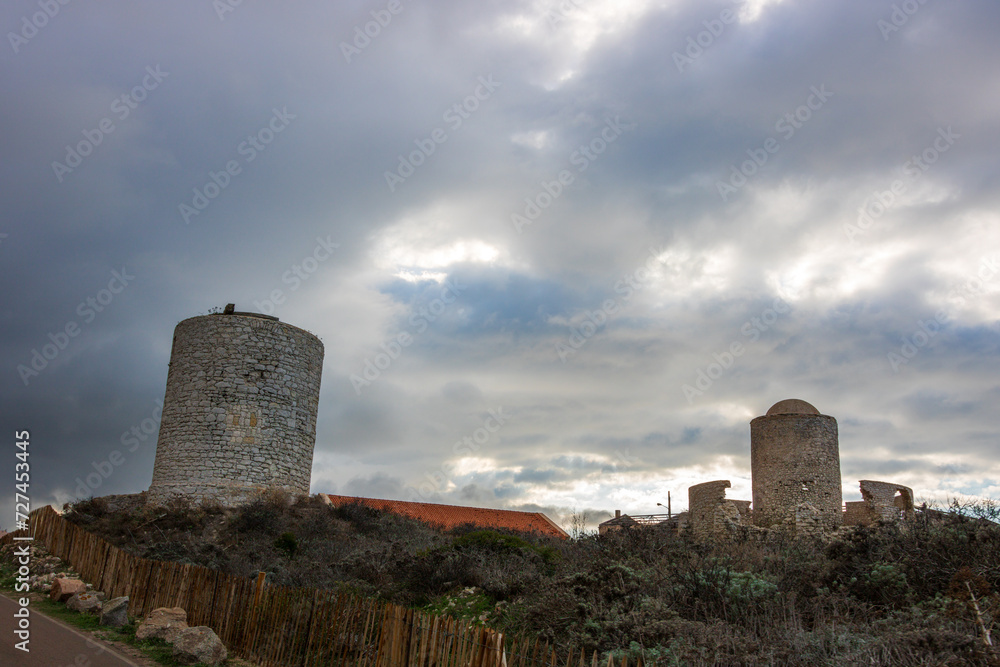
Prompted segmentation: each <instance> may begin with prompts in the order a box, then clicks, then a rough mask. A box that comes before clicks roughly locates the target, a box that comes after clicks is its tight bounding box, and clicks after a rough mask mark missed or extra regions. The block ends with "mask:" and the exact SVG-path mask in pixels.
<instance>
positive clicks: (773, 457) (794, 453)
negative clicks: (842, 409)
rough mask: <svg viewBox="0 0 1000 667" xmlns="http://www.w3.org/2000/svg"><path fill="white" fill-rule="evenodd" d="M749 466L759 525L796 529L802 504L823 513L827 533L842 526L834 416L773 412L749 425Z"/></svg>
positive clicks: (821, 515)
mask: <svg viewBox="0 0 1000 667" xmlns="http://www.w3.org/2000/svg"><path fill="white" fill-rule="evenodd" d="M779 405H780V404H779ZM806 405H807V404H806ZM776 407H777V406H776ZM810 407H811V406H810ZM773 409H774V408H772V410H773ZM750 467H751V470H752V476H753V522H754V525H756V526H761V527H764V528H771V527H775V528H776V527H781V526H792V525H795V524H796V523H797V521H796V515H797V508H799V506H800V505H802V504H803V503H805V504H808V505H809V506H810V507H811V508H814V509H815V510H816V511H817V512H818V513H819V519H818V522H819V523H820V524H822V525H823V526H824V527H825V529H826V530H835V529H836V528H838V527H839V526H840V525H841V520H842V517H841V514H842V512H841V505H842V503H843V493H842V491H841V486H840V446H839V443H838V434H837V420H836V419H834V418H833V417H830V416H827V415H821V414H771V411H769V414H768V415H766V416H763V417H757V418H756V419H754V420H753V421H751V422H750ZM799 514H800V515H801V514H802V513H801V512H799ZM801 518H803V519H804V518H805V517H804V516H802V517H801ZM809 523H810V524H811V523H815V522H814V521H813V520H812V519H810V520H809Z"/></svg>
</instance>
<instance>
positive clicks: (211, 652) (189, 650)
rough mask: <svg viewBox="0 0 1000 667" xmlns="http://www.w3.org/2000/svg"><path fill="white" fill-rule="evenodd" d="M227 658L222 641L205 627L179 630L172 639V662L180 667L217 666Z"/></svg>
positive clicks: (210, 629)
mask: <svg viewBox="0 0 1000 667" xmlns="http://www.w3.org/2000/svg"><path fill="white" fill-rule="evenodd" d="M227 657H229V654H228V652H227V651H226V647H225V645H223V643H222V640H221V639H219V636H218V635H217V634H215V631H214V630H212V628H210V627H208V626H207V625H199V626H197V627H194V628H187V629H185V630H181V631H180V633H178V635H177V638H176V639H174V660H176V661H177V662H179V663H181V664H182V665H196V664H198V663H199V662H203V663H205V664H206V665H218V664H220V663H222V662H223V661H224V660H225V659H226V658H227Z"/></svg>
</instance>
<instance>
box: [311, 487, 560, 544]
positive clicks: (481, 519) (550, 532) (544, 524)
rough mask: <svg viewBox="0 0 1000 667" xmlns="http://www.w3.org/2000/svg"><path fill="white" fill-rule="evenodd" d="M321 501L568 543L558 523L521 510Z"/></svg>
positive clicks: (369, 500)
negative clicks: (355, 505) (543, 537)
mask: <svg viewBox="0 0 1000 667" xmlns="http://www.w3.org/2000/svg"><path fill="white" fill-rule="evenodd" d="M319 495H320V497H321V498H322V499H323V500H325V501H326V502H328V503H330V504H331V505H333V506H334V507H340V506H341V505H350V504H352V503H357V504H360V505H364V506H366V507H371V508H373V509H377V510H383V511H385V512H392V513H393V514H398V515H400V516H405V517H408V518H410V519H416V520H417V521H423V522H424V523H426V524H429V525H432V526H435V527H436V528H441V529H443V530H450V529H452V528H457V527H459V526H462V525H466V524H471V525H473V526H476V527H477V528H493V529H495V528H506V529H507V530H515V531H518V532H522V533H539V534H541V535H547V536H551V537H558V538H561V539H566V538H567V537H569V535H567V534H566V531H564V530H563V529H562V528H560V527H559V526H558V525H557V524H556V523H555V522H554V521H552V520H551V519H549V518H548V517H547V516H545V515H544V514H542V513H541V512H521V511H517V510H495V509H489V508H486V507H461V506H459V505H439V504H437V503H418V502H411V501H406V500H380V499H377V498H358V497H355V496H335V495H330V494H326V493H321V494H319Z"/></svg>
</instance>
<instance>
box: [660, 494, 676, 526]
mask: <svg viewBox="0 0 1000 667" xmlns="http://www.w3.org/2000/svg"><path fill="white" fill-rule="evenodd" d="M656 506H657V507H663V503H656ZM673 515H674V513H673V512H672V511H671V510H670V492H669V491H667V520H668V521H669V520H670V519H671V518H673Z"/></svg>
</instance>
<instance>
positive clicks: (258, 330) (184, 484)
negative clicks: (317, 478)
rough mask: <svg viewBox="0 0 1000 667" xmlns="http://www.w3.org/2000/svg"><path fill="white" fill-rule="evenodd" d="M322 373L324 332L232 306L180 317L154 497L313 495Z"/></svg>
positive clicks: (226, 500) (234, 499)
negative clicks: (269, 492)
mask: <svg viewBox="0 0 1000 667" xmlns="http://www.w3.org/2000/svg"><path fill="white" fill-rule="evenodd" d="M322 370H323V343H322V342H320V340H319V338H317V337H316V336H314V335H312V334H311V333H309V332H308V331H305V330H303V329H299V328H298V327H293V326H290V325H288V324H284V323H282V322H279V321H278V319H277V318H275V317H269V316H267V315H259V314H256V313H238V312H234V308H233V306H232V305H231V304H230V305H229V306H226V310H225V312H224V313H221V314H215V315H203V316H200V317H192V318H189V319H186V320H184V321H183V322H181V323H180V324H178V325H177V328H176V329H174V343H173V349H172V351H171V353H170V370H169V372H168V373H167V389H166V394H165V396H164V399H163V419H162V421H161V423H160V435H159V440H158V441H157V443H156V462H155V464H154V466H153V482H152V485H151V486H150V487H149V500H150V501H154V502H162V501H164V500H166V499H168V498H170V497H173V496H185V497H189V498H192V499H196V500H202V499H209V498H211V499H215V500H218V501H220V502H222V503H223V504H227V505H232V504H235V503H239V502H241V501H244V500H246V499H247V498H248V497H249V496H251V495H252V494H253V492H255V491H257V490H260V489H265V488H267V487H272V486H277V487H283V488H284V489H287V490H288V491H291V492H293V493H309V481H310V477H311V474H312V458H313V447H314V446H315V444H316V410H317V407H318V405H319V385H320V376H321V373H322Z"/></svg>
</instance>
